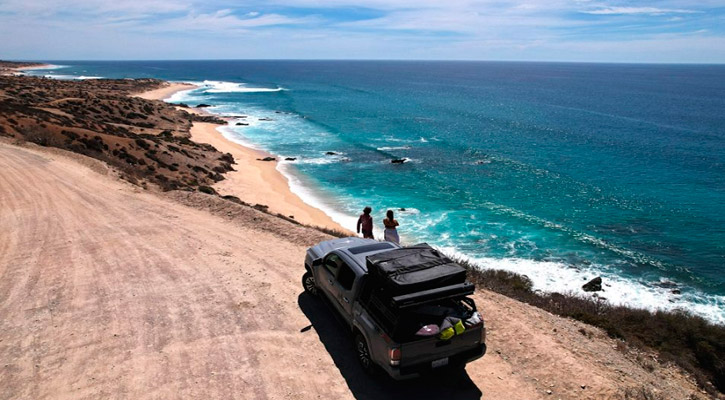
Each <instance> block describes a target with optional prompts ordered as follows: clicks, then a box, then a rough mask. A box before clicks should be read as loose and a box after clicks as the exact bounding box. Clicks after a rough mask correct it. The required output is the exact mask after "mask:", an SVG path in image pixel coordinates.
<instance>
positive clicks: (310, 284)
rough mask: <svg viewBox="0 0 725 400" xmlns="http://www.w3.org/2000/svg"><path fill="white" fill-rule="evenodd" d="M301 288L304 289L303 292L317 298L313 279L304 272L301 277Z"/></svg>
mask: <svg viewBox="0 0 725 400" xmlns="http://www.w3.org/2000/svg"><path fill="white" fill-rule="evenodd" d="M302 287H303V288H305V292H307V293H309V294H311V295H313V296H317V284H316V283H315V277H314V276H313V275H312V274H311V273H309V272H305V274H304V275H302Z"/></svg>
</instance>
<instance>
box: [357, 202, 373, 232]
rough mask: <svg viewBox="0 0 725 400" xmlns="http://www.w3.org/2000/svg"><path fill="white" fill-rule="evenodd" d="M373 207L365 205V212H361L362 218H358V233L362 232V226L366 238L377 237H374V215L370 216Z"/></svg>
mask: <svg viewBox="0 0 725 400" xmlns="http://www.w3.org/2000/svg"><path fill="white" fill-rule="evenodd" d="M371 211H372V209H371V208H370V207H365V209H363V213H362V214H360V218H358V219H357V233H360V228H362V234H363V237H364V238H365V239H375V238H374V237H373V217H371V216H370V212H371Z"/></svg>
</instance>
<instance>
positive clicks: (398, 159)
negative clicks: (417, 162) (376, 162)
mask: <svg viewBox="0 0 725 400" xmlns="http://www.w3.org/2000/svg"><path fill="white" fill-rule="evenodd" d="M405 161H406V160H405V158H396V159H395V160H391V161H390V163H392V164H404V163H405Z"/></svg>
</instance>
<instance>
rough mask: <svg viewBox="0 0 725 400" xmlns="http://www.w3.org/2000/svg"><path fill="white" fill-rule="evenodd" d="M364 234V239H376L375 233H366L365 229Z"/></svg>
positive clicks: (370, 231)
mask: <svg viewBox="0 0 725 400" xmlns="http://www.w3.org/2000/svg"><path fill="white" fill-rule="evenodd" d="M362 234H363V237H364V238H365V239H375V238H374V237H373V231H372V230H369V231H366V230H365V229H363V231H362Z"/></svg>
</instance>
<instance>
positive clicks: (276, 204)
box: [137, 83, 353, 234]
mask: <svg viewBox="0 0 725 400" xmlns="http://www.w3.org/2000/svg"><path fill="white" fill-rule="evenodd" d="M194 87H195V86H193V85H189V84H185V83H171V84H169V85H168V86H167V87H163V88H160V89H156V90H152V91H148V92H144V93H141V94H138V95H137V96H138V97H141V98H144V99H147V100H164V99H167V98H169V97H171V96H172V95H173V94H174V93H176V92H179V91H183V90H190V89H193V88H194ZM187 111H191V112H197V113H204V112H203V110H199V109H187ZM218 127H219V126H218V125H215V124H210V123H203V122H195V123H194V125H193V126H192V128H191V139H192V140H194V141H195V142H198V143H208V144H211V145H212V146H214V147H216V148H217V150H219V151H221V152H223V153H230V154H231V155H232V156H234V160H235V161H236V163H237V164H236V165H235V166H234V168H235V171H231V172H228V173H226V174H225V175H224V177H225V179H224V180H223V181H221V182H218V183H216V184H214V189H216V190H217V191H218V192H219V193H220V194H222V195H232V196H237V197H239V198H240V199H241V200H242V201H245V202H247V203H250V204H252V205H255V204H262V205H266V206H268V207H269V211H270V212H272V213H279V214H282V215H285V216H288V217H293V218H294V219H295V220H296V221H298V222H301V223H303V224H307V225H312V226H320V227H324V228H329V229H337V230H340V231H346V232H349V233H350V234H353V232H352V231H350V229H352V228H353V227H347V229H346V228H345V227H342V226H340V225H339V224H338V223H337V222H335V221H333V220H332V218H330V217H329V216H328V215H327V214H325V213H324V212H323V211H321V210H319V209H317V208H315V207H313V206H310V205H309V204H307V203H305V202H304V201H302V199H301V198H300V197H299V196H297V195H296V194H295V193H293V192H292V191H291V190H290V186H289V182H288V181H287V178H286V177H285V176H284V175H283V174H282V173H281V172H279V171H278V170H277V161H259V160H258V159H263V158H265V157H270V156H271V155H270V154H268V153H265V152H263V151H260V150H256V149H252V148H248V147H245V146H242V145H240V144H238V143H235V142H232V141H230V140H228V139H226V138H225V137H224V136H223V135H222V133H221V132H220V131H219V130H218V129H217V128H218Z"/></svg>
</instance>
